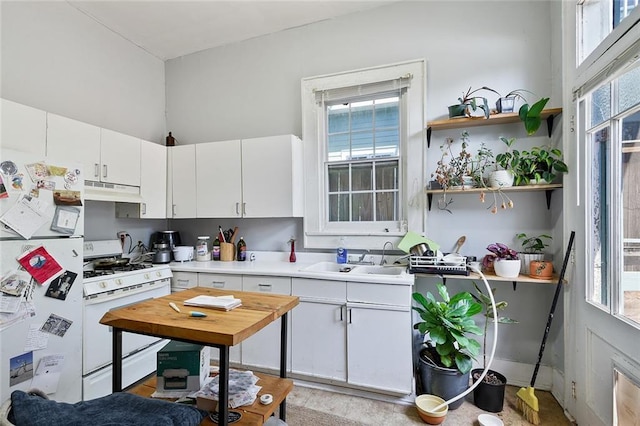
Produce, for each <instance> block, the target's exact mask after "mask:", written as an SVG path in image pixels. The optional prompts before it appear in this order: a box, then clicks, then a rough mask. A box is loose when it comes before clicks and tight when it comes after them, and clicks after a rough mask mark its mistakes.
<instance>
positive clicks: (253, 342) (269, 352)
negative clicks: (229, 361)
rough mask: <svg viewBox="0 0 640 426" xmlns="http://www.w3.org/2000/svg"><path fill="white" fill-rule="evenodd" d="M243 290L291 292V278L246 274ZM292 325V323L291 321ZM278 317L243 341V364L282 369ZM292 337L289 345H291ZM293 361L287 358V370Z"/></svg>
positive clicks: (243, 279)
mask: <svg viewBox="0 0 640 426" xmlns="http://www.w3.org/2000/svg"><path fill="white" fill-rule="evenodd" d="M242 290H243V291H252V292H259V293H266V294H287V295H289V294H291V278H288V277H267V276H255V275H244V276H243V277H242ZM289 325H290V323H289ZM281 327H282V319H278V320H276V321H274V322H272V323H271V324H269V325H267V326H266V327H265V328H263V329H262V330H260V331H258V332H257V333H256V334H254V335H253V336H251V337H249V338H248V339H246V340H245V341H243V342H242V364H243V365H244V366H251V367H257V368H263V369H269V370H273V371H279V370H280V340H281V339H280V334H281V333H280V331H281ZM289 343H290V338H289V342H287V345H288V346H290V344H289ZM290 366H291V362H290V359H288V360H287V371H289V370H290Z"/></svg>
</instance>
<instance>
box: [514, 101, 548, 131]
mask: <svg viewBox="0 0 640 426" xmlns="http://www.w3.org/2000/svg"><path fill="white" fill-rule="evenodd" d="M547 102H549V98H542V99H540V100H539V101H537V102H536V103H534V104H533V105H531V106H529V104H523V105H522V106H521V107H520V109H519V110H518V116H519V117H520V120H521V121H522V122H523V123H524V128H525V130H526V131H527V134H528V135H529V136H531V135H533V134H534V133H535V132H537V131H538V128H539V127H540V124H542V110H543V109H544V107H545V105H546V104H547Z"/></svg>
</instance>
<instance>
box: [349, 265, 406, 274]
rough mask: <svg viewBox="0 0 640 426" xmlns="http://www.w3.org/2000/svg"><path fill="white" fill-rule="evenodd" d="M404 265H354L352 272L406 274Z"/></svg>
mask: <svg viewBox="0 0 640 426" xmlns="http://www.w3.org/2000/svg"><path fill="white" fill-rule="evenodd" d="M406 269H407V268H406V267H404V266H376V265H368V266H356V267H355V268H353V271H352V272H351V273H352V274H375V275H403V274H406Z"/></svg>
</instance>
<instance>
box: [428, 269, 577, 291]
mask: <svg viewBox="0 0 640 426" xmlns="http://www.w3.org/2000/svg"><path fill="white" fill-rule="evenodd" d="M416 275H418V276H420V275H423V276H425V277H441V278H442V281H443V284H446V282H447V278H451V279H456V280H481V278H480V274H477V273H475V272H471V273H470V274H469V275H447V274H444V275H436V274H422V273H416ZM484 276H485V277H486V278H487V281H501V282H511V283H512V284H513V290H514V291H515V289H516V284H517V283H528V284H558V278H559V277H558V275H554V276H553V277H551V279H548V280H542V279H539V278H532V277H530V276H528V275H522V274H520V275H518V278H515V279H514V278H504V277H499V276H497V275H496V274H494V273H491V272H484ZM565 283H566V281H564V280H563V284H565Z"/></svg>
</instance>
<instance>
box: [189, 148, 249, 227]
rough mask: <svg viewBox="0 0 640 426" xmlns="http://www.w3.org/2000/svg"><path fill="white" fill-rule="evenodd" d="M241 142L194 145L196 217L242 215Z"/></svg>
mask: <svg viewBox="0 0 640 426" xmlns="http://www.w3.org/2000/svg"><path fill="white" fill-rule="evenodd" d="M240 144H241V142H240V141H239V140H229V141H221V142H209V143H201V144H197V145H195V147H196V148H195V153H196V154H195V155H196V175H197V188H198V189H197V194H198V195H197V200H198V201H197V216H196V217H241V216H242V162H241V149H240Z"/></svg>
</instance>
